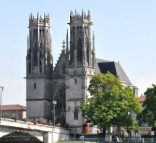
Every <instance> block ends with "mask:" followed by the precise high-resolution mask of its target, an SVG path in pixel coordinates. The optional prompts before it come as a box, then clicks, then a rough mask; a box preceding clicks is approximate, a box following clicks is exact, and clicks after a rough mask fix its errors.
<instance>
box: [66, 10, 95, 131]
mask: <svg viewBox="0 0 156 143" xmlns="http://www.w3.org/2000/svg"><path fill="white" fill-rule="evenodd" d="M69 25H70V49H68V44H67V50H66V51H69V56H68V58H69V63H68V66H67V75H66V123H67V125H68V126H69V127H70V129H71V132H72V133H73V134H80V133H81V129H82V125H83V123H84V122H85V121H84V119H83V118H82V116H81V110H80V105H81V103H82V102H85V101H86V98H87V96H89V93H88V91H87V89H88V86H89V82H90V80H91V78H92V77H93V75H94V74H95V51H94V49H95V48H94V36H93V41H92V40H91V28H90V26H91V25H92V22H91V17H90V12H89V11H88V14H86V13H84V12H82V14H81V15H80V14H78V13H77V12H75V14H73V12H71V13H70V22H69ZM67 37H68V36H67ZM67 43H68V38H67Z"/></svg>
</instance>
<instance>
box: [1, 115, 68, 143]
mask: <svg viewBox="0 0 156 143" xmlns="http://www.w3.org/2000/svg"><path fill="white" fill-rule="evenodd" d="M14 132H16V133H27V134H30V135H31V136H33V137H35V138H37V139H38V140H40V141H42V142H43V143H53V142H57V141H63V140H68V139H69V132H68V130H66V129H64V128H61V127H54V126H50V125H43V124H34V123H32V122H25V121H20V120H17V121H15V120H12V119H3V118H2V119H1V122H0V138H2V137H4V136H6V135H9V134H11V133H14Z"/></svg>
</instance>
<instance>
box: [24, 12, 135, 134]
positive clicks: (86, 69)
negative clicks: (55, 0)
mask: <svg viewBox="0 0 156 143" xmlns="http://www.w3.org/2000/svg"><path fill="white" fill-rule="evenodd" d="M68 24H69V27H70V32H68V31H67V35H66V42H63V46H62V47H63V49H62V51H61V54H60V57H59V58H58V61H57V63H56V65H55V67H54V66H53V56H52V48H51V41H52V40H51V36H50V18H49V16H48V15H44V17H43V18H42V17H41V16H39V15H37V17H34V16H33V15H30V17H29V36H28V48H27V56H26V96H27V97H26V98H27V99H26V100H27V102H26V103H27V116H28V119H29V120H32V121H37V122H38V121H42V122H43V121H44V122H47V123H48V122H53V123H55V124H56V125H59V126H64V127H68V129H70V132H71V134H81V133H82V125H83V123H84V122H85V120H84V119H83V118H82V116H81V115H82V113H81V109H80V105H81V103H83V102H85V101H86V99H87V97H88V96H89V92H88V90H87V89H88V87H89V83H90V80H91V79H92V77H93V76H94V75H95V74H99V73H107V72H108V71H109V72H111V73H112V74H114V75H116V76H118V77H119V78H120V80H121V82H122V84H123V85H124V86H130V87H131V88H132V90H133V91H134V93H135V94H137V87H136V86H134V85H133V84H132V83H131V81H130V80H129V78H128V76H127V75H126V73H125V72H124V70H123V68H122V66H121V65H120V63H119V62H114V61H106V60H103V59H97V58H96V57H95V40H94V35H92V34H91V25H92V22H91V16H90V12H89V11H88V13H87V14H86V13H85V12H82V14H81V15H80V14H78V13H77V12H75V13H73V12H71V13H70V22H69V23H68ZM54 42H55V41H54ZM54 101H55V102H54Z"/></svg>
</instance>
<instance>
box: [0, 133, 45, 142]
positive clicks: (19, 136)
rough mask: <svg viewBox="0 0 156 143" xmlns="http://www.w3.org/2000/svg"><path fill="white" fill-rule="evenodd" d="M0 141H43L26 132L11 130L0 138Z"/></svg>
mask: <svg viewBox="0 0 156 143" xmlns="http://www.w3.org/2000/svg"><path fill="white" fill-rule="evenodd" d="M0 143H43V142H42V141H40V140H39V139H38V138H36V137H35V136H33V135H31V134H30V133H26V132H17V131H15V132H12V133H9V134H7V135H5V136H3V137H1V138H0Z"/></svg>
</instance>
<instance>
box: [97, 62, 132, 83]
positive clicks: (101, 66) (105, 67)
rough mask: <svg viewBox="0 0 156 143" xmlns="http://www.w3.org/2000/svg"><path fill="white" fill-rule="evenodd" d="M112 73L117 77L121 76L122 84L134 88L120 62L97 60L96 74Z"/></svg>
mask: <svg viewBox="0 0 156 143" xmlns="http://www.w3.org/2000/svg"><path fill="white" fill-rule="evenodd" d="M107 72H110V73H112V74H113V75H115V76H119V78H120V80H121V82H124V83H126V84H128V85H130V86H132V83H131V81H130V80H129V78H128V76H127V75H126V73H125V71H124V70H123V68H122V66H121V65H120V63H119V62H114V61H106V60H102V59H96V73H97V74H100V73H107Z"/></svg>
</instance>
